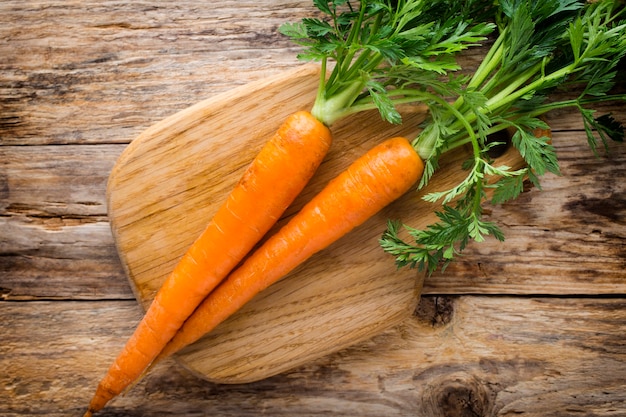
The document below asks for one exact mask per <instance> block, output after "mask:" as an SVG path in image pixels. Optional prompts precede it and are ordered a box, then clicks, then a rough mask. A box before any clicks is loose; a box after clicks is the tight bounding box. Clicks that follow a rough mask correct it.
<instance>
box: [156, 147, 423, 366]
mask: <svg viewBox="0 0 626 417" xmlns="http://www.w3.org/2000/svg"><path fill="white" fill-rule="evenodd" d="M423 169H424V166H423V163H422V160H421V159H420V157H419V156H418V155H417V153H416V152H415V151H414V150H413V148H412V146H411V144H410V143H409V142H408V141H407V140H406V139H404V138H392V139H389V140H387V141H385V142H383V143H381V144H379V145H378V146H376V147H374V148H372V149H371V150H370V151H369V152H367V153H366V154H365V155H363V156H362V157H360V158H359V159H357V160H356V161H355V162H354V163H353V164H352V165H351V166H350V167H349V168H348V169H347V170H346V171H344V172H343V173H341V174H340V175H339V176H338V177H336V178H335V179H333V180H332V181H331V182H330V183H329V184H328V185H327V186H326V187H325V188H324V189H323V190H322V191H321V192H320V193H319V194H318V195H316V196H315V197H314V198H313V199H312V200H311V201H310V202H309V203H308V204H307V205H305V206H304V207H303V208H302V209H301V211H300V212H299V213H298V214H296V215H295V216H294V217H293V218H292V219H291V220H290V221H289V223H287V224H286V225H285V226H284V227H283V228H281V229H280V230H279V231H278V232H277V233H276V234H275V235H273V236H272V237H270V238H269V239H268V240H267V241H266V242H265V243H264V244H263V245H262V246H261V247H259V248H258V249H257V250H256V251H255V252H254V253H253V254H252V255H250V256H249V257H248V258H247V259H246V261H245V262H244V263H243V264H242V265H241V266H240V267H239V268H238V269H236V270H235V271H233V272H232V273H231V275H230V276H229V277H228V278H227V279H226V280H225V281H223V282H222V284H220V285H219V286H218V287H217V288H216V289H215V290H214V291H213V292H212V293H211V294H209V296H208V297H207V298H206V299H205V300H204V301H203V302H202V304H200V306H199V307H198V309H197V310H196V311H195V312H194V313H193V314H192V315H191V316H190V317H189V319H187V321H186V322H185V324H183V326H182V327H181V329H180V330H179V331H178V333H177V334H176V335H175V336H174V338H173V339H172V340H171V341H170V342H169V343H168V345H167V346H166V347H165V349H164V350H163V351H162V352H161V354H160V355H159V357H158V358H157V361H158V360H160V359H161V358H164V357H166V356H169V355H171V354H173V353H175V352H177V351H179V350H180V349H182V348H183V347H185V346H187V345H189V344H191V343H193V342H195V341H196V340H198V339H199V338H200V337H202V336H203V335H204V334H206V333H208V332H209V331H211V330H212V329H214V328H215V327H216V326H217V325H218V324H220V323H221V322H222V321H224V320H225V319H226V318H228V317H229V316H231V315H232V314H233V313H235V312H236V311H237V310H238V309H240V308H241V307H242V306H243V305H244V304H245V303H247V302H248V301H250V300H251V299H252V298H253V297H254V296H255V295H256V294H258V293H259V292H260V291H262V290H263V289H265V288H267V287H268V286H269V285H271V284H272V283H274V282H276V281H278V280H279V279H280V278H282V277H283V276H284V275H286V274H287V273H288V272H290V271H291V270H293V269H294V268H295V267H296V266H298V265H299V264H300V263H302V262H304V261H305V260H306V259H308V258H309V257H310V256H312V255H313V254H314V253H316V252H318V251H320V250H322V249H324V248H326V247H327V246H329V245H330V244H331V243H333V242H335V241H336V240H337V239H339V238H340V237H342V236H343V235H345V234H346V233H348V232H349V231H350V230H352V229H353V228H354V227H356V226H358V225H360V224H362V223H363V222H365V221H366V220H367V219H369V218H370V217H371V216H373V215H374V214H376V213H377V212H378V211H379V210H380V209H382V208H383V207H385V206H386V205H388V204H389V203H391V202H392V201H394V200H396V199H397V198H399V197H400V196H401V195H403V194H404V193H405V192H407V191H408V190H409V188H410V187H411V186H412V185H413V184H415V182H416V181H417V180H418V179H419V178H420V177H421V175H422V173H423ZM155 362H156V361H155Z"/></svg>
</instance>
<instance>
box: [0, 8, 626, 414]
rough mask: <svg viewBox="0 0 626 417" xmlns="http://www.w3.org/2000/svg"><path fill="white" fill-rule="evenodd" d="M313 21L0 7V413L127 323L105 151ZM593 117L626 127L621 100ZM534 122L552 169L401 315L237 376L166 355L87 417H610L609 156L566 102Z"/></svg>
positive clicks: (625, 248)
mask: <svg viewBox="0 0 626 417" xmlns="http://www.w3.org/2000/svg"><path fill="white" fill-rule="evenodd" d="M311 12H313V6H312V2H311V1H310V0H298V1H288V0H272V1H269V0H260V1H254V2H253V1H248V0H244V1H230V0H228V1H222V0H216V1H212V2H206V1H202V2H200V1H195V0H183V1H181V2H176V3H172V2H154V1H135V2H119V1H110V0H103V1H97V2H96V1H92V0H85V1H80V2H78V1H58V0H51V1H46V2H43V1H39V0H25V1H16V0H6V1H2V2H0V22H1V25H0V56H1V57H2V59H0V335H2V337H1V338H0V367H1V369H2V372H0V415H3V416H8V417H18V416H32V415H49V416H54V417H57V416H68V415H81V414H82V412H83V411H84V408H85V406H86V403H87V401H88V399H89V397H90V395H91V394H92V392H93V388H94V386H95V384H96V383H97V381H98V379H99V378H100V377H101V376H102V374H103V373H104V370H105V369H106V368H107V367H108V366H109V364H110V361H111V358H112V357H113V356H114V355H115V354H117V352H118V350H119V349H120V348H121V346H122V344H123V343H124V342H125V340H126V338H127V337H128V336H129V335H130V334H131V332H132V330H133V327H134V325H135V323H137V321H138V320H139V319H140V317H141V312H142V310H141V307H140V306H139V305H138V304H137V302H136V301H135V299H134V297H133V293H132V290H131V287H130V285H129V284H128V281H127V278H126V276H125V273H124V270H123V268H122V265H121V262H120V261H119V260H118V257H117V254H116V250H115V247H114V242H113V238H112V236H111V231H110V228H109V223H108V221H107V219H106V218H105V214H106V195H105V191H106V190H105V187H104V183H105V181H106V179H107V177H108V175H109V173H110V171H111V169H112V167H113V164H114V162H115V160H116V158H117V157H118V156H119V155H120V154H121V153H122V152H123V150H124V149H125V148H126V146H127V144H128V143H130V142H131V140H132V139H134V138H135V137H136V136H137V135H139V134H140V133H141V132H143V131H144V130H146V129H147V128H148V127H149V126H151V125H153V124H154V123H156V122H157V121H159V120H162V119H163V118H165V117H167V116H169V115H171V114H173V113H175V112H176V111H179V110H182V109H185V108H187V107H188V106H190V105H193V104H195V103H197V102H200V101H201V100H204V99H207V98H210V97H213V96H215V95H216V94H219V93H222V92H226V91H229V90H231V89H232V88H234V87H237V86H241V85H244V84H247V83H248V82H251V81H255V80H260V79H263V78H266V77H268V76H271V75H275V74H278V73H281V72H283V71H284V70H287V69H290V68H293V67H295V66H297V65H300V63H299V62H298V61H297V60H296V58H295V55H296V52H297V49H296V48H294V47H293V46H292V45H291V44H289V43H288V42H287V41H286V40H285V39H284V38H282V37H280V36H279V35H278V34H277V33H276V27H277V26H278V25H279V24H280V23H283V22H284V21H287V20H290V21H295V20H297V19H299V18H300V17H302V16H304V15H309V14H310V13H311ZM481 56H482V54H481V52H480V51H474V50H472V51H470V52H469V53H467V54H464V56H463V58H462V63H463V66H464V68H466V70H468V71H470V70H471V69H472V68H475V67H476V64H477V62H478V60H479V59H480V57H481ZM625 75H626V71H624V65H623V64H622V66H621V68H620V78H621V80H622V81H621V83H620V84H619V85H618V86H617V89H618V91H624V85H625V84H624V80H625V79H626V77H625ZM599 110H600V113H604V112H609V111H610V112H612V113H613V114H614V115H615V117H616V118H617V119H618V120H620V121H622V122H626V106H624V105H623V103H607V104H604V105H602V106H600V107H599ZM548 122H549V123H550V126H551V127H552V129H553V136H554V143H555V146H556V147H557V151H558V152H559V156H560V158H561V164H562V167H563V176H562V177H558V178H557V177H549V178H546V181H544V191H541V192H540V191H539V190H536V189H532V190H528V191H527V192H526V193H525V194H524V195H523V196H522V198H521V199H519V200H517V201H516V202H515V203H513V204H507V205H504V206H502V207H494V208H492V209H491V212H490V214H489V216H490V218H491V219H493V220H496V221H499V222H501V223H503V224H504V226H505V232H506V235H507V242H506V243H505V244H503V245H501V244H498V243H496V242H493V241H487V242H485V243H483V244H480V245H473V244H472V245H470V247H469V248H468V250H467V251H466V252H465V256H464V257H463V258H461V259H459V261H458V262H457V263H455V264H453V265H452V266H451V267H450V268H449V269H448V270H447V271H446V273H445V274H437V275H436V276H434V277H431V278H430V279H427V280H426V282H425V287H424V292H425V293H426V294H427V295H426V296H423V297H422V300H423V301H424V303H422V305H420V308H419V310H420V313H419V315H418V316H417V317H415V318H409V319H408V320H407V321H406V322H403V323H402V324H401V325H399V326H396V327H394V328H393V329H390V330H387V331H385V332H383V333H381V334H379V335H377V336H375V337H374V338H372V339H370V340H369V341H364V342H361V343H359V344H357V345H355V346H353V347H351V348H349V349H344V350H342V351H340V352H337V353H335V354H332V355H329V356H326V357H323V358H320V359H318V360H315V361H313V362H311V363H309V364H307V365H305V366H302V367H299V368H296V369H295V370H293V371H289V372H285V373H282V374H279V375H277V376H274V377H271V378H268V379H266V380H263V381H259V382H255V383H250V384H235V385H230V384H229V385H222V384H213V383H209V382H206V381H204V380H202V379H199V378H197V377H195V376H194V375H193V374H191V373H190V372H188V371H187V370H185V369H184V368H183V367H181V366H180V365H178V364H177V363H176V362H174V361H168V362H166V363H163V364H162V366H158V367H157V368H156V369H155V372H154V373H152V374H150V375H149V376H148V377H147V378H146V379H145V380H144V381H143V382H142V383H141V384H140V385H139V386H137V387H136V388H135V389H134V390H132V391H131V392H130V393H129V394H128V395H127V396H125V397H122V398H119V399H118V400H116V401H115V402H114V403H113V404H112V405H111V408H110V409H107V410H106V411H105V412H103V413H102V415H103V416H146V415H151V416H157V417H158V416H205V415H206V416H209V415H211V416H214V415H222V416H258V415H272V416H281V415H282V416H293V415H301V416H326V415H345V416H351V415H354V416H380V415H389V416H454V417H457V416H463V417H465V416H477V415H481V413H482V415H481V417H482V416H514V415H527V416H533V417H535V416H536V417H540V416H568V417H569V416H576V415H582V416H594V417H595V416H598V417H609V416H610V417H615V416H620V417H621V416H626V401H625V399H624V392H626V389H625V388H626V387H625V386H624V375H625V374H626V370H625V369H624V364H625V363H626V359H625V358H624V354H625V352H626V348H625V347H624V342H623V339H624V338H623V335H624V330H625V323H626V317H624V314H623V312H624V311H625V309H624V303H623V300H624V294H626V288H625V281H626V280H625V279H624V277H625V274H624V262H623V260H624V259H625V258H626V226H625V224H624V219H625V218H626V213H625V212H624V207H625V206H626V189H625V188H624V184H623V181H621V180H620V178H623V169H624V166H625V161H624V158H625V157H626V152H625V148H624V146H623V145H618V146H614V147H612V149H611V155H610V156H608V157H607V156H604V155H601V156H600V158H594V157H592V156H590V153H589V149H588V147H587V145H586V140H585V137H584V135H583V133H582V124H581V120H580V118H579V116H577V115H576V113H575V112H572V111H570V110H562V111H559V112H554V113H551V114H549V115H548ZM526 255H528V257H527V256H526ZM428 294H432V295H428ZM442 294H457V295H459V296H457V295H454V296H449V297H444V296H441V295H442ZM462 294H465V295H462ZM484 294H490V295H489V296H484ZM533 294H537V295H540V297H539V298H528V295H533ZM594 295H597V296H598V298H594ZM42 300H51V301H42Z"/></svg>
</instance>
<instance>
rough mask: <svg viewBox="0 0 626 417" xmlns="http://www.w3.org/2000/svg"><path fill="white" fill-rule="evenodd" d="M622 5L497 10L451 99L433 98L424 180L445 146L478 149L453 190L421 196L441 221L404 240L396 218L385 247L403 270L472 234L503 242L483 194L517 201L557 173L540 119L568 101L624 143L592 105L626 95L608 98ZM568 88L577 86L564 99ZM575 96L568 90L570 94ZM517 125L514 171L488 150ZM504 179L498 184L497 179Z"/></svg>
mask: <svg viewBox="0 0 626 417" xmlns="http://www.w3.org/2000/svg"><path fill="white" fill-rule="evenodd" d="M625 15H626V12H625V10H624V4H623V2H622V1H619V0H598V1H595V2H586V1H584V0H554V1H547V2H542V1H530V0H501V1H500V2H499V6H498V10H497V12H496V13H495V19H494V20H495V22H496V23H497V29H498V31H497V33H498V34H497V37H496V39H495V41H494V43H493V45H492V46H491V47H490V48H489V49H488V51H487V53H486V55H485V57H484V59H483V61H482V62H481V64H480V65H479V67H478V68H477V69H476V71H475V72H474V73H473V75H472V76H471V78H469V80H468V81H467V83H466V84H465V85H464V86H463V88H462V89H460V90H459V92H458V95H457V96H456V98H455V100H452V101H444V100H436V101H435V100H433V101H431V102H429V103H428V105H429V107H430V110H431V111H430V118H429V120H428V121H427V123H426V124H425V125H424V130H423V131H422V132H421V134H420V135H419V137H418V138H416V139H415V141H414V146H415V148H416V149H417V150H418V153H419V154H420V156H421V157H422V158H423V159H424V160H425V161H426V168H425V173H424V176H423V177H422V180H421V183H420V187H424V186H425V185H426V184H427V183H428V180H429V179H430V178H431V177H432V175H433V173H434V172H435V171H436V170H437V168H438V160H439V158H440V156H441V155H442V154H444V153H445V152H447V151H449V150H451V149H454V148H456V147H459V146H461V145H465V144H469V145H470V146H471V149H472V155H471V158H470V159H469V160H467V161H466V162H465V164H464V166H463V169H464V170H466V172H467V176H466V177H465V179H464V181H462V182H461V183H460V184H458V185H456V186H455V187H453V188H452V189H449V190H444V191H438V192H432V193H429V194H427V195H425V196H424V199H426V200H427V201H430V202H441V203H442V206H443V210H441V211H439V212H438V213H437V215H438V217H439V221H438V222H437V223H436V224H433V225H431V226H429V227H427V228H426V229H425V230H418V229H415V228H411V227H410V226H408V225H405V228H406V229H408V232H409V234H410V235H411V238H412V239H414V241H413V242H407V241H405V240H403V239H401V238H400V237H399V231H400V229H401V228H402V224H401V222H399V221H390V222H389V224H388V230H387V231H386V232H385V233H384V235H383V237H382V239H381V241H380V242H381V245H382V247H383V249H384V250H385V251H386V252H388V253H390V254H392V255H393V256H395V258H396V263H397V265H398V266H399V267H402V266H407V265H408V266H410V267H418V268H420V269H424V268H427V269H428V270H429V272H433V271H434V270H435V269H436V268H437V267H438V266H440V265H442V267H444V268H445V266H446V265H447V264H448V263H449V262H450V260H451V259H453V257H454V256H455V255H456V254H458V253H459V252H460V251H461V250H462V249H463V248H464V247H465V246H466V245H467V243H468V242H469V241H470V240H475V241H482V240H484V239H485V237H486V236H488V235H491V236H494V237H495V238H497V239H499V240H504V235H503V233H502V231H501V229H500V228H499V227H498V226H497V225H496V224H494V223H493V222H489V221H485V220H484V219H483V218H482V212H483V209H482V204H483V202H484V201H485V200H487V194H486V191H487V189H489V188H492V189H493V196H492V198H491V202H492V203H501V202H504V201H508V200H512V199H515V198H516V197H517V196H518V195H519V194H520V193H521V192H522V190H523V181H524V180H525V179H526V178H528V179H529V180H530V181H531V182H532V183H533V184H534V185H535V186H536V187H538V188H539V187H540V183H539V177H541V176H542V175H544V174H546V173H553V174H557V175H558V174H559V173H560V171H559V163H558V159H557V155H556V152H555V148H554V147H553V146H552V144H551V141H550V138H548V137H545V136H542V137H536V135H535V134H534V132H535V131H536V129H548V126H547V125H546V123H545V122H544V121H543V120H542V119H541V118H540V116H541V115H543V114H545V113H546V112H548V111H551V110H555V109H560V108H565V107H571V108H574V109H576V110H578V111H579V112H580V114H581V116H582V119H583V123H584V126H585V130H586V132H587V137H588V142H589V145H590V146H591V148H592V150H593V152H597V146H598V142H599V141H600V142H602V143H604V145H605V146H606V145H607V143H608V141H609V140H616V141H623V139H624V128H623V126H622V125H621V124H620V123H619V122H617V121H616V120H614V119H613V117H612V116H611V115H602V116H599V117H596V115H595V110H593V109H592V108H590V107H589V106H591V105H592V104H594V103H597V102H600V101H609V100H624V101H626V95H625V94H621V95H611V94H610V92H611V89H612V87H613V85H614V82H615V76H616V73H617V70H616V68H617V66H618V63H619V62H620V61H621V60H622V59H623V58H624V55H625V54H626V21H625V20H624V17H625ZM564 91H565V92H568V91H575V92H577V93H579V94H578V95H577V96H575V97H573V98H568V99H564V98H563V97H564V96H565V95H566V93H564ZM570 97H571V94H570ZM505 129H509V130H511V129H512V130H513V131H514V132H515V133H514V134H513V135H512V138H511V142H512V145H513V146H514V147H515V148H517V150H518V151H519V153H520V154H521V156H522V157H523V159H524V160H525V162H526V165H527V167H526V168H524V169H519V170H511V168H509V167H507V166H502V165H497V163H495V162H494V160H493V159H492V158H491V157H490V156H489V154H490V150H491V148H492V147H494V146H495V145H497V144H498V142H497V141H496V142H494V141H491V140H490V138H492V137H493V135H494V134H496V133H497V132H501V131H504V130H505ZM494 178H499V180H498V181H496V182H495V184H493V179H494Z"/></svg>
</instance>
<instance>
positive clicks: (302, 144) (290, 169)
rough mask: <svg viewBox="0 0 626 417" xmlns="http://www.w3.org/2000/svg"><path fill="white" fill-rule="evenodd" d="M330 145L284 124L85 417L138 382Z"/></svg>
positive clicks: (157, 302) (320, 131)
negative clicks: (134, 382)
mask: <svg viewBox="0 0 626 417" xmlns="http://www.w3.org/2000/svg"><path fill="white" fill-rule="evenodd" d="M330 143H331V134H330V131H329V129H328V128H327V127H326V126H324V125H323V124H322V123H321V122H319V121H318V120H317V119H316V118H314V117H313V116H312V115H311V114H310V113H308V112H304V111H300V112H296V113H294V114H292V115H291V116H290V117H288V118H287V119H286V120H285V122H284V123H283V125H282V126H281V127H280V128H279V129H278V131H277V132H276V133H275V135H274V136H273V137H272V138H271V139H270V140H269V141H268V142H267V143H266V144H265V146H264V147H263V148H262V149H261V151H260V153H259V154H258V155H257V156H256V158H255V159H254V161H253V162H252V163H251V164H250V166H249V167H248V168H247V170H246V171H245V173H244V174H243V177H242V178H241V180H240V181H239V183H238V184H237V185H236V186H235V188H234V189H233V190H232V192H231V193H230V195H229V196H228V197H227V199H226V201H225V203H224V204H223V205H222V206H221V207H220V208H219V209H218V211H217V212H216V213H215V215H214V217H213V219H212V220H211V221H210V223H209V224H208V226H207V227H206V229H205V230H204V231H203V233H202V234H201V235H200V237H198V238H197V240H196V241H195V242H194V243H193V244H192V246H191V247H190V248H189V249H188V251H187V252H186V253H185V255H184V256H183V257H182V258H181V260H180V262H179V263H178V264H177V266H176V267H175V269H174V271H173V272H172V273H171V275H170V276H169V277H168V278H167V279H166V281H165V282H164V284H163V286H162V287H161V289H160V290H159V291H158V293H157V295H156V297H155V298H154V301H153V302H152V304H151V305H150V307H149V309H148V311H147V312H146V314H145V316H144V318H143V319H142V321H141V322H140V323H139V325H138V326H137V328H136V330H135V332H134V334H133V335H132V336H131V338H130V339H129V340H128V342H127V344H126V346H124V348H123V350H122V351H121V353H120V354H119V356H118V357H117V358H116V359H115V361H114V363H113V364H112V365H111V367H110V369H109V371H108V373H107V374H106V375H105V376H104V378H103V379H102V380H101V382H100V383H99V385H98V388H97V390H96V393H95V395H94V397H93V399H92V400H91V402H90V405H89V410H88V411H87V413H86V414H85V416H90V415H91V414H92V413H94V412H96V411H98V410H100V409H102V408H103V407H104V406H105V405H106V403H107V402H108V401H110V400H111V399H112V398H114V397H115V396H117V395H119V394H120V393H121V392H122V391H124V389H126V388H127V387H128V386H129V385H130V384H131V383H132V382H133V381H135V380H136V379H137V378H138V377H139V376H140V375H141V373H142V372H143V371H144V370H145V369H146V368H147V367H148V365H149V364H150V363H151V362H152V361H153V359H154V358H155V357H156V356H157V355H158V354H159V352H160V351H161V349H162V348H163V347H164V346H165V345H166V343H167V342H168V341H169V340H170V339H171V338H172V336H173V335H174V334H175V332H176V331H177V330H178V329H179V328H180V326H181V325H182V324H183V322H184V321H185V319H187V317H189V315H190V314H191V313H192V312H193V311H194V310H195V308H196V307H197V306H198V304H200V302H201V301H202V300H203V299H204V298H205V297H206V295H207V294H208V293H209V292H210V291H212V290H213V289H214V288H215V286H216V285H217V284H219V282H220V281H222V279H223V278H224V277H225V276H226V275H227V274H228V273H229V272H230V271H231V270H232V269H233V268H234V267H235V266H236V265H237V264H238V263H239V262H240V261H241V260H242V259H243V257H244V256H245V255H246V254H247V253H248V252H249V251H250V250H251V249H252V248H253V247H254V245H256V244H257V243H258V242H259V240H260V239H261V238H262V237H263V236H264V235H265V233H266V232H267V231H268V230H269V229H270V228H271V226H273V225H274V224H275V222H276V221H277V220H278V218H279V217H280V216H281V214H282V213H283V212H284V210H285V209H286V208H287V207H288V206H289V204H291V202H292V201H293V200H294V199H295V197H296V196H297V195H298V194H299V193H300V191H301V190H302V189H303V188H304V186H305V185H306V184H307V182H308V181H309V179H310V178H311V177H312V176H313V174H314V172H315V171H316V170H317V168H318V166H319V164H320V163H321V162H322V160H323V158H324V156H325V155H326V153H327V151H328V149H329V147H330Z"/></svg>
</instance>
